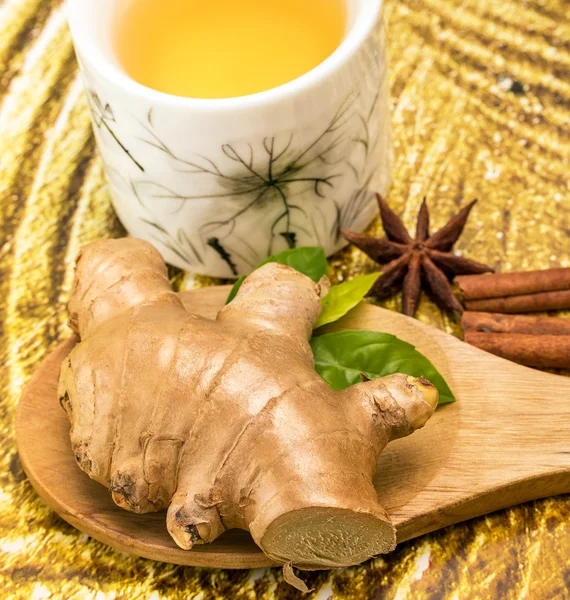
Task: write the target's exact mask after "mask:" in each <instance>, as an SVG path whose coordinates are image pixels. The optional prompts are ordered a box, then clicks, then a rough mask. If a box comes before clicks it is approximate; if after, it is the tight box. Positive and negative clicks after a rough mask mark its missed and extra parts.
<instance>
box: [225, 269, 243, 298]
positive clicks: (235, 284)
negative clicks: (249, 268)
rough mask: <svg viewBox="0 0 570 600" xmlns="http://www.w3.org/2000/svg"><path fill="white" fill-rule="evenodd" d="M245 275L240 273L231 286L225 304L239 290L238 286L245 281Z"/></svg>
mask: <svg viewBox="0 0 570 600" xmlns="http://www.w3.org/2000/svg"><path fill="white" fill-rule="evenodd" d="M245 277H246V276H245V275H242V276H241V277H240V278H239V279H238V280H237V281H236V282H235V283H234V284H233V286H232V289H231V290H230V294H229V296H228V298H227V300H226V304H229V303H230V302H231V301H232V300H233V299H234V298H235V297H236V294H237V293H238V292H239V288H240V287H241V284H242V283H243V282H244V281H245Z"/></svg>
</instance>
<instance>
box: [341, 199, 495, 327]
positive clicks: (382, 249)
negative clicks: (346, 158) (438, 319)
mask: <svg viewBox="0 0 570 600" xmlns="http://www.w3.org/2000/svg"><path fill="white" fill-rule="evenodd" d="M377 198H378V205H379V207H380V216H381V218H382V226H383V228H384V231H385V233H386V238H387V239H377V238H374V237H371V236H369V235H363V234H359V233H354V232H353V231H347V230H342V234H343V235H344V237H345V238H346V239H347V240H348V241H349V242H351V243H352V244H354V245H355V246H356V247H357V248H360V250H362V251H363V252H364V253H365V254H367V255H368V256H369V257H370V258H371V259H372V260H373V261H375V262H377V263H379V264H381V265H386V267H385V269H384V272H383V273H382V275H381V276H380V277H379V278H378V279H377V280H376V282H375V283H374V285H373V286H372V289H371V290H370V292H369V294H368V295H369V296H371V297H373V298H376V299H382V298H387V297H389V296H392V295H394V294H395V293H396V292H397V291H398V289H399V288H401V289H402V291H403V299H402V312H403V313H404V314H406V315H409V316H411V317H413V316H414V314H415V312H416V309H417V307H418V303H419V300H420V295H421V292H422V284H424V285H425V286H426V287H427V288H428V289H429V290H430V291H431V294H432V296H433V297H434V299H435V302H436V304H437V305H438V306H439V307H440V308H442V309H444V310H447V311H450V312H452V313H459V314H461V313H462V312H463V307H462V306H461V303H460V302H459V300H458V299H457V298H456V297H455V294H454V293H453V288H452V287H451V283H450V279H451V278H453V277H454V276H455V275H467V274H475V273H487V272H493V269H492V268H491V267H489V266H487V265H484V264H482V263H479V262H476V261H474V260H470V259H468V258H464V257H462V256H457V255H455V254H453V252H452V248H453V245H454V244H455V242H456V241H457V240H458V238H459V236H460V235H461V233H462V232H463V228H464V227H465V223H466V222H467V218H468V217H469V213H470V212H471V209H472V208H473V206H474V205H475V203H476V202H477V200H473V202H471V203H470V204H468V205H467V206H466V207H464V208H463V209H462V210H461V211H460V212H459V214H457V215H456V216H455V217H453V218H452V219H451V220H450V221H449V222H448V223H447V224H446V225H445V226H444V227H442V228H441V229H440V230H439V231H437V232H436V233H434V234H433V235H431V236H430V233H429V212H428V208H427V204H426V200H425V198H424V201H423V202H422V206H421V208H420V212H419V214H418V220H417V227H416V237H415V239H414V238H412V236H411V235H410V234H409V233H408V230H407V229H406V227H405V226H404V224H403V223H402V220H401V219H400V218H399V217H398V215H396V213H395V212H394V211H393V210H391V209H390V207H389V206H388V204H387V203H386V201H385V200H384V199H383V198H381V197H380V196H379V195H378V196H377Z"/></svg>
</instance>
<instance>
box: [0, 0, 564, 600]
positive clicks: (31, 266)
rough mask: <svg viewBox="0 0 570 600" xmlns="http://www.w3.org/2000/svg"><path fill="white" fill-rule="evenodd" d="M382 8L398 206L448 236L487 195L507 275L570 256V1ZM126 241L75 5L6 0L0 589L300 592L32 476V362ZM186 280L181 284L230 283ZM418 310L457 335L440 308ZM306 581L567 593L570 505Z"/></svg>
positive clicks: (489, 241)
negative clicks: (128, 538)
mask: <svg viewBox="0 0 570 600" xmlns="http://www.w3.org/2000/svg"><path fill="white" fill-rule="evenodd" d="M93 1H96V0H93ZM386 17H387V21H388V30H389V38H390V54H391V75H390V83H391V90H392V106H393V122H394V129H395V149H396V168H395V176H394V184H393V186H392V190H391V193H390V196H389V201H390V203H391V205H392V206H393V207H394V208H395V209H396V210H398V211H399V212H401V213H402V214H403V215H404V217H405V220H406V222H407V224H408V225H412V224H413V218H414V216H415V214H416V211H417V209H418V207H419V204H420V202H421V199H422V197H423V196H424V195H427V196H428V198H429V200H430V205H431V207H432V214H433V224H434V226H435V227H437V226H438V225H441V224H443V223H444V222H445V221H446V220H447V219H448V217H449V216H450V215H451V214H453V213H455V212H456V211H457V208H458V207H459V206H460V205H462V204H463V203H464V202H466V201H467V200H470V199H472V198H474V197H477V198H479V199H480V202H479V204H478V206H477V207H476V209H475V211H474V214H473V217H472V218H471V220H470V222H469V224H468V227H467V229H466V231H465V233H464V235H463V236H462V238H461V240H460V243H459V244H458V246H457V247H458V249H459V250H462V251H464V252H466V253H467V254H469V255H471V256H473V257H474V258H477V259H478V260H480V261H483V262H486V263H490V264H493V265H495V266H496V267H497V268H498V269H501V270H509V269H530V268H545V267H550V266H557V265H562V266H570V190H569V186H570V183H569V173H570V125H569V123H570V3H569V2H568V0H527V1H523V0H501V1H496V0H438V1H436V0H388V4H387V6H386ZM373 229H375V230H377V231H379V227H378V225H377V224H376V225H374V226H373ZM122 234H123V230H122V228H121V226H120V224H119V223H118V222H117V220H116V218H115V216H114V214H113V211H112V209H111V207H110V204H109V197H108V194H107V191H106V189H105V182H104V179H103V175H102V171H101V165H100V163H99V161H98V159H97V158H96V155H95V153H94V145H93V139H92V136H91V130H90V124H89V118H88V114H87V109H86V102H85V98H84V96H83V93H82V88H81V83H80V82H79V79H78V76H77V71H76V64H75V59H74V56H73V49H72V46H71V41H70V37H69V33H68V30H67V26H66V22H65V16H64V12H63V7H62V2H61V1H60V0H0V326H1V330H0V331H1V336H0V597H2V598H23V599H24V598H25V599H30V598H34V599H41V598H62V599H72V598H93V599H96V600H100V599H109V600H110V599H118V598H141V599H143V598H144V599H152V600H159V599H161V598H169V599H182V598H184V599H188V598H196V599H197V598H200V599H202V600H206V599H210V598H232V599H246V598H247V599H253V598H259V599H268V598H274V597H275V598H297V597H300V595H299V594H298V593H297V592H295V591H294V590H292V589H291V588H289V587H288V586H287V585H286V584H284V583H283V581H282V579H281V575H280V572H279V571H278V570H260V571H254V572H238V571H234V572H231V571H217V570H207V569H193V568H183V567H175V566H172V565H164V564H160V563H154V562H151V561H148V560H143V559H138V558H135V557H132V556H128V555H125V554H122V553H119V552H115V551H113V550H111V549H110V548H107V547H105V546H104V545H102V544H100V543H98V542H95V541H93V540H91V539H89V538H88V537H87V536H85V535H82V534H81V533H79V532H77V531H75V530H74V529H73V528H72V527H70V526H68V525H67V524H65V523H64V522H63V521H62V520H61V519H59V518H58V517H57V516H56V515H55V514H54V513H52V512H51V511H50V510H48V509H47V508H46V506H45V505H44V504H43V502H42V501H40V500H39V499H38V498H37V496H36V494H35V493H34V491H33V489H32V488H31V486H30V484H29V483H28V482H27V480H26V479H25V476H24V474H23V473H22V471H21V467H20V465H19V462H18V457H17V454H16V449H15V443H14V410H15V406H16V403H17V401H18V397H19V395H20V393H21V390H22V386H23V385H24V384H25V383H26V381H27V380H28V379H29V377H30V375H31V373H32V372H33V370H34V368H35V367H36V366H37V364H38V363H39V361H40V360H41V359H42V358H43V357H44V356H45V355H46V353H47V352H49V351H50V350H51V349H52V348H53V347H54V345H55V344H56V343H57V340H59V339H61V338H63V337H66V336H67V335H68V333H69V332H68V329H67V326H66V311H65V302H66V298H67V294H68V291H69V287H70V284H71V280H72V264H73V259H74V256H75V254H76V252H77V250H78V248H79V247H80V246H81V245H82V244H83V243H85V242H88V241H90V240H93V239H96V238H99V237H103V236H119V235H122ZM331 265H332V267H333V272H334V277H335V278H337V279H342V278H344V277H349V276H351V275H353V274H356V273H360V272H363V271H367V270H371V269H372V264H371V263H370V262H369V261H368V259H366V258H365V257H364V256H363V255H362V254H360V253H358V252H356V251H351V250H346V251H344V252H342V253H340V254H339V255H338V256H336V257H334V258H333V259H332V261H331ZM172 275H173V279H174V280H175V282H176V283H177V285H179V286H180V287H190V286H193V285H211V284H214V283H217V282H215V281H213V280H210V279H207V278H203V277H197V278H194V277H191V276H189V275H182V274H180V273H176V272H174V271H173V272H172ZM398 303H399V300H398V299H395V300H393V301H390V302H389V303H387V305H388V306H390V307H392V308H397V307H398ZM420 318H421V319H422V320H424V321H429V322H431V323H433V324H435V325H436V326H439V327H442V328H446V329H448V330H449V331H454V328H453V326H452V324H451V323H449V322H448V320H447V319H446V318H445V317H442V316H441V314H440V312H439V311H438V310H437V309H436V308H435V307H434V306H433V304H431V303H430V302H429V301H428V300H424V301H423V302H422V305H421V309H420ZM547 395H548V391H547V390H545V400H544V401H545V402H548V397H547ZM553 418H555V417H553ZM496 425H497V427H500V426H501V424H500V423H497V424H496ZM46 433H47V432H46ZM484 449H485V440H481V450H482V451H484ZM306 579H307V581H308V583H309V585H311V586H313V587H315V588H316V589H317V591H316V592H315V593H314V594H313V595H312V596H308V598H311V597H313V598H319V599H326V598H329V597H332V598H334V599H335V600H336V599H348V598H364V599H374V600H383V599H398V600H406V599H414V600H416V599H421V598H434V599H439V598H441V599H444V598H445V599H449V600H454V599H457V600H460V599H461V600H462V599H465V598H482V599H484V598H489V599H491V598H493V599H494V598H500V599H511V598H512V599H517V600H523V599H529V600H537V599H538V600H540V599H551V598H552V599H554V598H556V599H560V598H570V591H569V586H570V498H568V497H561V498H556V499H548V500H544V501H540V502H536V503H532V504H528V505H524V506H520V507H517V508H514V509H511V510H508V511H503V512H500V513H497V514H494V515H492V516H489V517H486V518H481V519H478V520H475V521H473V522H470V523H467V524H464V525H461V526H457V527H452V528H448V529H446V530H444V531H442V532H439V533H437V534H434V535H429V536H424V537H422V538H420V539H418V540H415V541H413V542H410V543H406V544H402V545H401V546H400V547H399V548H398V549H397V550H396V552H395V553H394V554H391V555H389V556H386V557H383V558H379V559H377V560H374V561H372V562H370V563H368V564H366V565H363V566H360V567H355V568H352V569H345V570H343V571H340V572H336V573H332V574H329V573H326V572H325V573H313V574H310V575H308V576H307V577H306Z"/></svg>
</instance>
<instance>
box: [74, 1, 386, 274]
mask: <svg viewBox="0 0 570 600" xmlns="http://www.w3.org/2000/svg"><path fill="white" fill-rule="evenodd" d="M129 1H133V0H96V1H94V0H68V10H69V21H70V25H71V32H72V35H73V40H74V44H75V49H76V52H77V56H78V59H79V63H80V65H81V70H82V73H83V77H84V81H85V86H86V89H87V94H88V98H89V105H90V107H91V111H92V118H93V128H94V131H95V136H96V139H97V144H98V148H99V152H100V154H101V157H102V159H103V163H104V166H105V171H106V174H107V178H108V181H109V185H110V189H111V194H112V198H113V204H114V207H115V210H116V212H117V214H118V216H119V218H120V219H121V221H122V222H123V224H124V225H125V227H126V228H127V230H128V231H129V232H130V233H131V234H132V235H133V236H136V237H140V238H143V239H146V240H149V241H150V242H152V243H153V244H154V245H155V246H156V247H157V248H158V249H159V250H160V252H161V253H162V254H163V256H164V258H165V259H166V261H167V262H169V263H171V264H173V265H175V266H177V267H180V268H182V269H186V270H189V271H193V272H195V273H202V274H207V275H212V276H217V277H235V276H237V275H241V274H245V273H249V272H250V271H251V270H252V268H253V267H255V266H256V265H257V264H258V263H259V262H260V261H262V260H263V259H265V258H266V257H267V256H269V255H271V254H274V253H276V252H279V251H281V250H284V249H287V248H288V247H294V246H323V247H324V248H325V251H326V253H327V255H330V254H332V253H334V252H335V251H337V250H339V249H340V248H341V247H342V246H344V245H345V244H346V242H345V240H344V238H343V237H342V235H341V233H340V230H341V229H342V228H347V229H352V230H355V231H362V230H363V229H364V228H365V227H366V226H367V225H368V224H369V223H370V221H371V220H372V218H373V217H374V215H375V211H376V208H375V203H374V199H373V193H374V192H380V193H381V194H385V193H386V192H387V189H388V185H389V181H390V171H391V164H392V160H391V155H392V153H391V143H390V115H389V107H388V89H387V75H386V54H385V32H384V27H383V25H382V0H346V2H347V8H348V17H349V18H348V27H347V32H346V35H345V38H344V40H343V42H342V43H341V45H340V46H339V47H338V48H337V49H336V51H335V52H334V53H333V54H332V55H331V56H330V57H329V58H327V59H326V60H325V61H324V62H323V63H321V64H320V65H319V66H318V67H316V68H315V69H313V70H312V71H309V72H308V73H306V74H304V75H303V76H301V77H299V78H298V79H295V80H294V81H291V82H289V83H286V84H285V85H282V86H280V87H277V88H274V89H271V90H267V91H264V92H261V93H258V94H253V95H250V96H243V97H238V98H228V99H216V100H203V99H191V98H182V97H177V96H171V95H168V94H164V93H161V92H158V91H155V90H152V89H149V88H147V87H145V86H143V85H141V84H139V83H137V82H136V81H134V80H132V79H131V78H129V77H128V76H127V74H126V73H125V72H124V71H123V69H122V68H121V65H120V64H119V62H118V61H117V59H116V56H115V53H114V49H113V45H112V35H111V30H112V26H113V24H114V19H115V17H116V12H117V10H118V8H120V5H121V4H123V3H124V2H129ZM135 1H136V0H135ZM260 1H262V0H260ZM291 43H292V44H294V43H295V41H294V40H291Z"/></svg>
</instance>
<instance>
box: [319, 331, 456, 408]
mask: <svg viewBox="0 0 570 600" xmlns="http://www.w3.org/2000/svg"><path fill="white" fill-rule="evenodd" d="M311 348H312V349H313V355H314V357H315V368H316V370H317V373H318V374H319V375H320V376H321V377H322V378H323V379H324V380H325V381H326V382H327V383H328V384H329V385H330V386H331V387H332V388H333V389H335V390H343V389H345V388H347V387H348V386H350V385H353V384H355V383H358V382H360V381H361V377H360V374H361V373H364V374H365V375H366V376H367V377H369V378H370V379H375V378H377V377H384V376H385V375H392V374H393V373H405V374H406V375H413V376H414V377H425V378H426V379H429V381H431V382H432V383H433V385H435V387H436V388H437V390H438V392H439V405H440V406H441V405H442V404H447V403H448V402H455V398H454V397H453V393H452V391H451V390H450V389H449V386H448V385H447V383H446V381H445V379H444V378H443V377H442V375H441V374H440V373H439V372H438V370H437V369H436V368H435V367H434V366H433V365H432V364H431V362H430V361H429V360H428V359H427V358H426V357H425V356H424V355H423V354H421V353H420V352H418V351H417V350H416V349H415V347H414V346H412V345H411V344H408V343H407V342H404V341H402V340H400V339H398V338H397V337H396V336H395V335H391V334H389V333H378V332H376V331H361V330H348V331H339V332H336V333H328V334H325V335H321V336H318V337H314V338H312V339H311Z"/></svg>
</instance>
